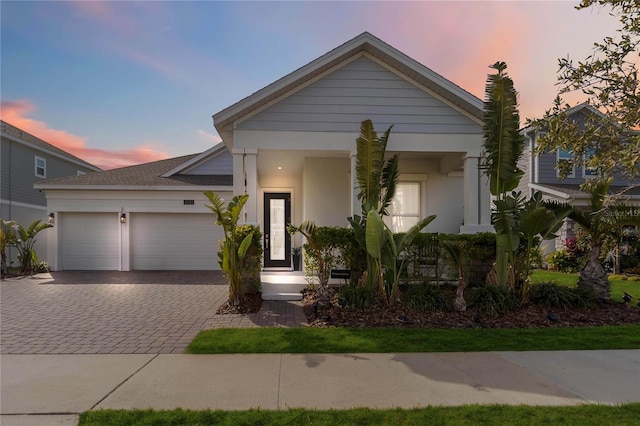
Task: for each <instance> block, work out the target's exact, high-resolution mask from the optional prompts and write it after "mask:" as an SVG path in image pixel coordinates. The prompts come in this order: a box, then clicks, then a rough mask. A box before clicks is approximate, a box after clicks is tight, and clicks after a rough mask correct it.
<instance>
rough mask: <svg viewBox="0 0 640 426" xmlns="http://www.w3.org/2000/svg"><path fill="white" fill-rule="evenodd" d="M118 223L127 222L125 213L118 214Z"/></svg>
mask: <svg viewBox="0 0 640 426" xmlns="http://www.w3.org/2000/svg"><path fill="white" fill-rule="evenodd" d="M120 223H127V214H126V213H122V214H121V215H120Z"/></svg>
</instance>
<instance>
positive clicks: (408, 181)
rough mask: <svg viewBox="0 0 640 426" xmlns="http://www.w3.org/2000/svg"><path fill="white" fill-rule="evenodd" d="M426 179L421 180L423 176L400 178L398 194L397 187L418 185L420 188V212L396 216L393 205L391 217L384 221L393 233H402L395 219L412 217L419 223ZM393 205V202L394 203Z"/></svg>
mask: <svg viewBox="0 0 640 426" xmlns="http://www.w3.org/2000/svg"><path fill="white" fill-rule="evenodd" d="M424 180H425V179H423V178H421V176H411V175H409V176H407V177H406V178H405V179H403V178H402V176H400V179H399V180H398V183H397V185H396V194H397V193H398V192H397V187H398V186H399V185H417V187H418V203H417V205H418V211H417V212H409V213H403V214H395V213H394V212H393V207H392V205H391V206H389V215H388V216H385V217H384V221H385V223H386V224H387V226H388V227H389V229H391V231H392V232H393V233H397V232H400V231H399V230H397V229H396V228H395V226H394V220H393V219H394V218H395V217H411V218H415V219H416V220H415V222H416V223H417V222H418V221H419V220H420V219H421V218H422V204H423V197H424V195H423V193H422V192H423V181H424ZM392 203H393V201H392Z"/></svg>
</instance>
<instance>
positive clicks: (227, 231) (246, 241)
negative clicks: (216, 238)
mask: <svg viewBox="0 0 640 426" xmlns="http://www.w3.org/2000/svg"><path fill="white" fill-rule="evenodd" d="M204 195H205V196H206V197H207V198H208V199H209V201H210V202H211V204H210V205H209V204H207V205H206V207H207V208H209V210H211V211H212V212H214V213H215V214H216V215H217V220H216V225H219V226H222V229H223V230H224V239H223V240H221V241H220V243H219V244H220V251H219V252H218V258H219V261H218V263H219V265H220V268H222V270H223V271H224V272H225V274H226V275H227V277H228V278H229V301H230V302H231V303H232V304H233V305H235V306H238V305H240V304H241V303H242V300H243V299H244V295H245V286H244V279H243V276H242V263H243V261H244V258H245V257H246V255H247V251H248V250H249V246H250V245H251V240H252V239H253V231H251V232H249V233H248V234H247V235H246V236H245V237H244V238H243V239H242V241H241V242H240V243H238V241H239V239H240V238H239V237H238V235H239V232H238V221H239V219H240V214H241V213H242V208H243V207H244V205H245V203H246V202H247V200H248V199H249V195H247V194H244V195H236V196H234V197H233V198H232V199H231V201H229V204H228V205H227V206H226V208H225V201H224V199H222V198H221V197H220V196H219V195H218V194H216V193H214V192H211V191H205V193H204Z"/></svg>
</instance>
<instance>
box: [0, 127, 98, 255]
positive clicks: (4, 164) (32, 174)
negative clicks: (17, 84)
mask: <svg viewBox="0 0 640 426" xmlns="http://www.w3.org/2000/svg"><path fill="white" fill-rule="evenodd" d="M0 158H1V164H0V171H1V172H0V175H1V176H0V177H1V182H2V184H1V185H0V217H1V218H2V219H4V220H15V221H16V222H18V223H19V224H20V225H22V226H24V227H25V228H26V227H28V226H29V225H30V224H31V223H33V222H34V221H36V220H38V219H39V220H41V221H43V222H46V221H47V220H48V219H49V217H48V212H49V211H48V210H47V199H46V198H45V194H44V193H43V192H42V191H39V190H35V189H34V188H33V185H34V184H36V183H40V182H43V181H44V180H46V179H52V178H58V177H63V176H76V175H83V174H85V173H91V172H96V171H99V170H100V169H99V168H98V167H96V166H94V165H92V164H89V163H87V162H86V161H84V160H81V159H80V158H78V157H76V156H74V155H71V154H69V153H68V152H65V151H63V150H61V149H59V148H56V147H55V146H53V145H51V144H49V143H47V142H45V141H43V140H42V139H40V138H37V137H35V136H33V135H31V134H29V133H27V132H25V131H23V130H21V129H19V128H17V127H15V126H13V125H11V124H9V123H7V122H5V121H1V120H0ZM52 220H55V219H52ZM47 234H48V232H47V231H45V232H42V233H40V234H38V236H37V242H36V245H35V250H36V253H37V255H38V258H39V259H40V260H47V258H46V254H47V244H46V242H47ZM8 256H10V257H9V258H10V260H12V261H16V256H17V251H16V250H15V249H13V248H9V253H8Z"/></svg>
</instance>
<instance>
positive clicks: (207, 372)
mask: <svg viewBox="0 0 640 426" xmlns="http://www.w3.org/2000/svg"><path fill="white" fill-rule="evenodd" d="M1 374H2V376H1V379H2V398H1V403H2V404H1V413H2V418H1V422H2V424H3V425H5V426H6V425H12V424H31V425H47V424H69V425H71V424H75V422H77V415H78V413H81V412H83V411H87V410H95V409H101V408H114V409H133V408H154V409H173V408H178V407H180V408H183V409H225V410H244V409H249V408H257V407H259V408H262V409H269V410H282V409H288V408H294V407H306V408H318V409H329V408H334V409H341V408H350V407H372V408H392V407H403V408H412V407H425V406H429V405H441V406H455V405H463V404H509V405H518V404H527V405H575V404H582V403H601V404H617V403H624V402H640V350H617V351H558V352H479V353H409V354H306V355H293V354H266V355H249V354H247V355H146V354H144V355H142V354H141V355H3V356H2V364H1Z"/></svg>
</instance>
